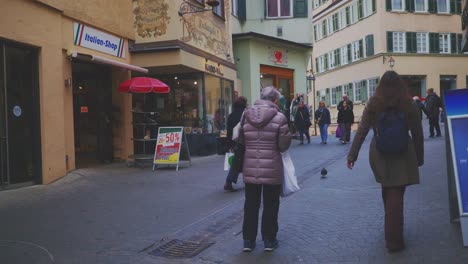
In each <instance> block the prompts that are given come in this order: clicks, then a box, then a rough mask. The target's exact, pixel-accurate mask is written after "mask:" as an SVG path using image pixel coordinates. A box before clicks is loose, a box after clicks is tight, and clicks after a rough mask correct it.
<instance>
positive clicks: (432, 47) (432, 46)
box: [429, 33, 440, 53]
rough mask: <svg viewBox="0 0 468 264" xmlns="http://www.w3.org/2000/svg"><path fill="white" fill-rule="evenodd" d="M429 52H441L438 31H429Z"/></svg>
mask: <svg viewBox="0 0 468 264" xmlns="http://www.w3.org/2000/svg"><path fill="white" fill-rule="evenodd" d="M429 52H430V53H440V46H439V34H438V33H429Z"/></svg>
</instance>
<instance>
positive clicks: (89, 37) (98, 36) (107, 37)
mask: <svg viewBox="0 0 468 264" xmlns="http://www.w3.org/2000/svg"><path fill="white" fill-rule="evenodd" d="M73 32H74V36H73V40H74V44H75V45H77V46H81V47H85V48H88V49H92V50H97V51H100V52H103V53H106V54H110V55H114V56H116V57H119V58H125V49H126V47H125V39H124V38H119V37H116V36H113V35H111V34H108V33H105V32H102V31H99V30H97V29H94V28H92V27H89V26H86V25H83V24H80V23H76V22H75V23H73Z"/></svg>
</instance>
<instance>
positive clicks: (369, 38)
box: [366, 35, 374, 57]
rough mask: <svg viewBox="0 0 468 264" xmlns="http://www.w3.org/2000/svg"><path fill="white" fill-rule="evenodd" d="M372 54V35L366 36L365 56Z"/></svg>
mask: <svg viewBox="0 0 468 264" xmlns="http://www.w3.org/2000/svg"><path fill="white" fill-rule="evenodd" d="M370 56H374V35H367V36H366V57H370Z"/></svg>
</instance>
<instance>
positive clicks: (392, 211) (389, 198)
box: [382, 186, 406, 249]
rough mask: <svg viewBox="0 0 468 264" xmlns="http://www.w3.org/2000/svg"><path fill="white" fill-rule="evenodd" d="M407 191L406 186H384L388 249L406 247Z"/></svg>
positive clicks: (383, 196) (383, 195)
mask: <svg viewBox="0 0 468 264" xmlns="http://www.w3.org/2000/svg"><path fill="white" fill-rule="evenodd" d="M405 189H406V187H405V186H400V187H383V186H382V198H383V202H384V208H385V241H386V244H387V248H388V249H397V248H400V247H402V246H403V245H404V239H403V204H404V195H405Z"/></svg>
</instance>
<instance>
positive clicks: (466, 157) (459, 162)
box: [445, 89, 468, 246]
mask: <svg viewBox="0 0 468 264" xmlns="http://www.w3.org/2000/svg"><path fill="white" fill-rule="evenodd" d="M467 100H468V89H457V90H452V91H447V92H446V93H445V109H446V114H447V123H448V128H449V139H450V150H451V153H450V154H451V155H452V161H453V163H452V164H451V165H453V171H454V173H455V182H456V188H457V197H458V207H459V210H460V216H461V218H460V222H461V225H462V234H463V244H464V246H468V137H467V136H466V133H467V132H466V131H468V108H467V107H466V101H467ZM451 165H450V164H449V166H451Z"/></svg>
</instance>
